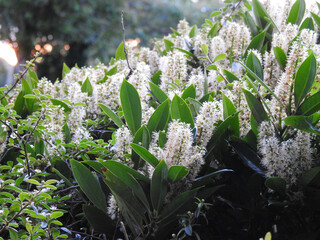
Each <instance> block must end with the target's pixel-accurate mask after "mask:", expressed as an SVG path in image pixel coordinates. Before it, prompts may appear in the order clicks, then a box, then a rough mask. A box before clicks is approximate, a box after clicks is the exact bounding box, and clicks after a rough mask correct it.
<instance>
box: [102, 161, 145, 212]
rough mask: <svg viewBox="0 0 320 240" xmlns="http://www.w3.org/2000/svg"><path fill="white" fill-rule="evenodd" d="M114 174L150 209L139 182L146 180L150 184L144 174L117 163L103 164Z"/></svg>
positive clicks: (106, 162) (107, 162)
mask: <svg viewBox="0 0 320 240" xmlns="http://www.w3.org/2000/svg"><path fill="white" fill-rule="evenodd" d="M102 164H103V165H104V166H105V167H106V168H107V169H108V170H109V171H110V172H111V173H112V174H114V175H115V176H116V177H117V178H119V179H120V180H121V181H122V182H123V183H124V184H125V185H127V186H128V187H129V188H130V189H132V191H133V192H134V193H135V195H136V196H137V198H139V199H140V201H141V202H142V203H143V205H144V206H145V207H146V208H147V209H150V206H149V202H148V200H147V197H146V195H145V193H144V191H143V189H142V187H141V185H140V184H139V183H138V181H137V180H145V181H146V182H149V179H148V178H147V177H145V176H143V175H142V174H140V173H138V172H136V171H134V170H133V169H131V168H129V167H127V166H125V165H124V164H122V163H119V162H116V161H112V160H109V161H105V162H103V163H102Z"/></svg>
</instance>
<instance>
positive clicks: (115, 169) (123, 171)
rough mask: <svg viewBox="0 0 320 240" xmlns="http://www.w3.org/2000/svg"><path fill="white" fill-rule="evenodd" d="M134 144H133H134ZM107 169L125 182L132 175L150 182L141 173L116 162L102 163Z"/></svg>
mask: <svg viewBox="0 0 320 240" xmlns="http://www.w3.org/2000/svg"><path fill="white" fill-rule="evenodd" d="M132 144H133V143H132ZM100 163H101V164H102V165H103V166H104V167H105V168H107V169H108V170H109V171H110V172H112V173H113V174H114V175H115V176H117V177H118V178H119V179H121V180H122V181H123V182H125V179H126V176H127V175H131V176H133V177H134V178H136V179H139V180H142V181H146V182H149V178H147V177H146V176H144V175H142V174H141V173H139V172H137V171H135V170H133V169H132V168H129V167H127V166H126V165H124V164H122V163H120V162H117V161H114V160H107V161H103V162H100Z"/></svg>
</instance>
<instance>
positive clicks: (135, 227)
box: [104, 170, 147, 233]
mask: <svg viewBox="0 0 320 240" xmlns="http://www.w3.org/2000/svg"><path fill="white" fill-rule="evenodd" d="M104 176H105V178H104V182H105V183H106V184H107V186H108V187H109V188H110V190H111V192H112V194H113V195H114V197H115V199H116V202H117V205H118V206H119V208H120V211H121V215H122V216H123V218H124V220H125V221H126V224H128V226H129V227H130V229H131V230H132V232H133V233H136V232H137V231H138V232H140V231H141V230H142V228H143V224H142V222H143V221H145V222H146V219H145V213H146V211H147V209H146V208H145V207H144V206H143V205H142V204H141V203H140V201H139V200H138V199H137V196H136V195H135V194H134V192H133V191H132V189H130V188H129V187H128V185H126V184H125V183H123V182H122V181H121V180H120V179H119V178H118V177H117V176H116V175H114V174H113V173H112V172H110V171H109V170H106V171H104ZM128 176H130V175H128Z"/></svg>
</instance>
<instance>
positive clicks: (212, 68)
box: [206, 64, 218, 71]
mask: <svg viewBox="0 0 320 240" xmlns="http://www.w3.org/2000/svg"><path fill="white" fill-rule="evenodd" d="M206 69H207V70H208V71H210V70H213V71H216V70H218V68H217V65H214V64H211V65H209V66H208V67H206Z"/></svg>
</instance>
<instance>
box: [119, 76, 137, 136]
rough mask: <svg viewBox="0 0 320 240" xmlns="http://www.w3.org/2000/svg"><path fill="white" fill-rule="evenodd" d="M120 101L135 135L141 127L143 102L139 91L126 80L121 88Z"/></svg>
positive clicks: (127, 121)
mask: <svg viewBox="0 0 320 240" xmlns="http://www.w3.org/2000/svg"><path fill="white" fill-rule="evenodd" d="M120 101H121V107H122V110H123V115H124V118H125V120H126V123H127V125H128V127H129V129H130V131H131V133H132V134H133V135H134V134H135V133H136V131H137V130H138V129H139V128H140V126H141V118H142V111H141V102H140V97H139V94H138V92H137V90H136V89H135V88H134V86H132V85H131V84H130V83H129V82H128V81H127V80H125V79H124V80H123V82H122V85H121V88H120Z"/></svg>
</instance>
